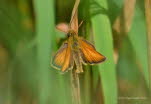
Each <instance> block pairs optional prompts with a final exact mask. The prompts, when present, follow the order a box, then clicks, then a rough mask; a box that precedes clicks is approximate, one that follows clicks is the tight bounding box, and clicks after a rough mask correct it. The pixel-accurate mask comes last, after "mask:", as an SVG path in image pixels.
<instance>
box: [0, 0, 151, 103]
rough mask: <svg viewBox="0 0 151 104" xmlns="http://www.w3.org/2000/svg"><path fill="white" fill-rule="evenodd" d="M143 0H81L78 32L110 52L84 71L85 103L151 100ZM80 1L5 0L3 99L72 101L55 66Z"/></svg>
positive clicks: (1, 10)
mask: <svg viewBox="0 0 151 104" xmlns="http://www.w3.org/2000/svg"><path fill="white" fill-rule="evenodd" d="M144 2H145V1H144V0H81V2H80V5H79V23H80V22H81V21H82V20H83V21H84V22H83V24H82V26H81V27H80V29H79V36H82V37H84V38H85V39H87V40H89V41H90V42H92V43H93V44H94V45H95V46H96V49H97V50H98V51H99V52H100V53H102V54H103V55H104V56H106V57H107V60H106V61H105V62H104V63H102V64H99V65H95V66H89V65H88V66H84V73H81V74H79V79H80V93H81V104H150V103H149V100H150V99H149V70H148V63H149V62H148V56H147V47H148V46H149V44H147V29H146V19H145V18H146V16H145V4H144ZM74 3H75V0H0V104H73V102H72V96H71V95H72V89H71V77H70V71H69V72H67V73H65V74H61V72H60V71H58V70H55V69H53V68H52V67H51V66H50V61H51V57H52V56H53V55H54V53H55V52H56V51H57V49H58V48H59V47H60V46H61V44H62V42H63V41H64V40H65V39H66V35H65V34H64V33H61V32H59V31H57V30H56V29H55V26H56V25H57V24H59V23H62V22H65V23H69V21H70V17H71V12H72V9H73V5H74Z"/></svg>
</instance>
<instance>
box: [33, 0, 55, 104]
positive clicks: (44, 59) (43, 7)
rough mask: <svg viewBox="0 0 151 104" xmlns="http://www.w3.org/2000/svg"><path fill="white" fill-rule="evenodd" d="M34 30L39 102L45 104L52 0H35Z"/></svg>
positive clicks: (51, 35)
mask: <svg viewBox="0 0 151 104" xmlns="http://www.w3.org/2000/svg"><path fill="white" fill-rule="evenodd" d="M34 4H35V11H36V31H37V40H38V44H37V47H38V65H39V74H40V75H39V77H40V78H39V85H38V87H39V104H47V103H48V101H49V99H50V87H49V86H50V84H49V83H50V82H51V80H50V75H51V74H50V70H49V68H50V55H51V51H50V50H51V48H52V47H51V46H52V44H50V43H51V40H53V38H54V37H53V36H54V7H53V6H54V2H53V0H44V1H41V0H36V1H35V2H34Z"/></svg>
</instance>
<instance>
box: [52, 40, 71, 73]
mask: <svg viewBox="0 0 151 104" xmlns="http://www.w3.org/2000/svg"><path fill="white" fill-rule="evenodd" d="M72 58H73V56H72V53H71V48H70V47H69V45H68V43H64V44H63V45H62V46H61V47H60V49H59V50H58V52H57V53H56V54H55V56H54V57H53V59H52V66H53V67H54V68H56V69H59V70H60V69H61V71H63V72H64V71H66V70H68V69H71V68H72V67H73V59H72Z"/></svg>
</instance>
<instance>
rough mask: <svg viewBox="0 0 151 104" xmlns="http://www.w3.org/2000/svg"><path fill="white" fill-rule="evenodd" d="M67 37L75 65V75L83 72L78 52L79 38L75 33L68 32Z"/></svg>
mask: <svg viewBox="0 0 151 104" xmlns="http://www.w3.org/2000/svg"><path fill="white" fill-rule="evenodd" d="M67 36H68V43H70V47H71V51H72V54H73V59H74V62H75V64H76V72H77V73H80V72H83V69H82V61H81V57H80V56H81V55H80V50H79V37H78V35H77V34H76V33H75V32H69V33H68V34H67Z"/></svg>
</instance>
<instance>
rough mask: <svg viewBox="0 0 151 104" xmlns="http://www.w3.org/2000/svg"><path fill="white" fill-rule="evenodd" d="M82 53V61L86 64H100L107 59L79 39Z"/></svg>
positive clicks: (89, 44)
mask: <svg viewBox="0 0 151 104" xmlns="http://www.w3.org/2000/svg"><path fill="white" fill-rule="evenodd" d="M79 45H80V52H81V57H82V60H83V62H84V63H85V64H98V63H101V62H103V61H104V60H105V59H106V58H105V57H104V56H103V55H102V54H100V53H99V52H97V51H96V49H95V47H94V46H93V45H92V44H91V43H89V42H88V41H86V40H84V39H82V38H81V39H79Z"/></svg>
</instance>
